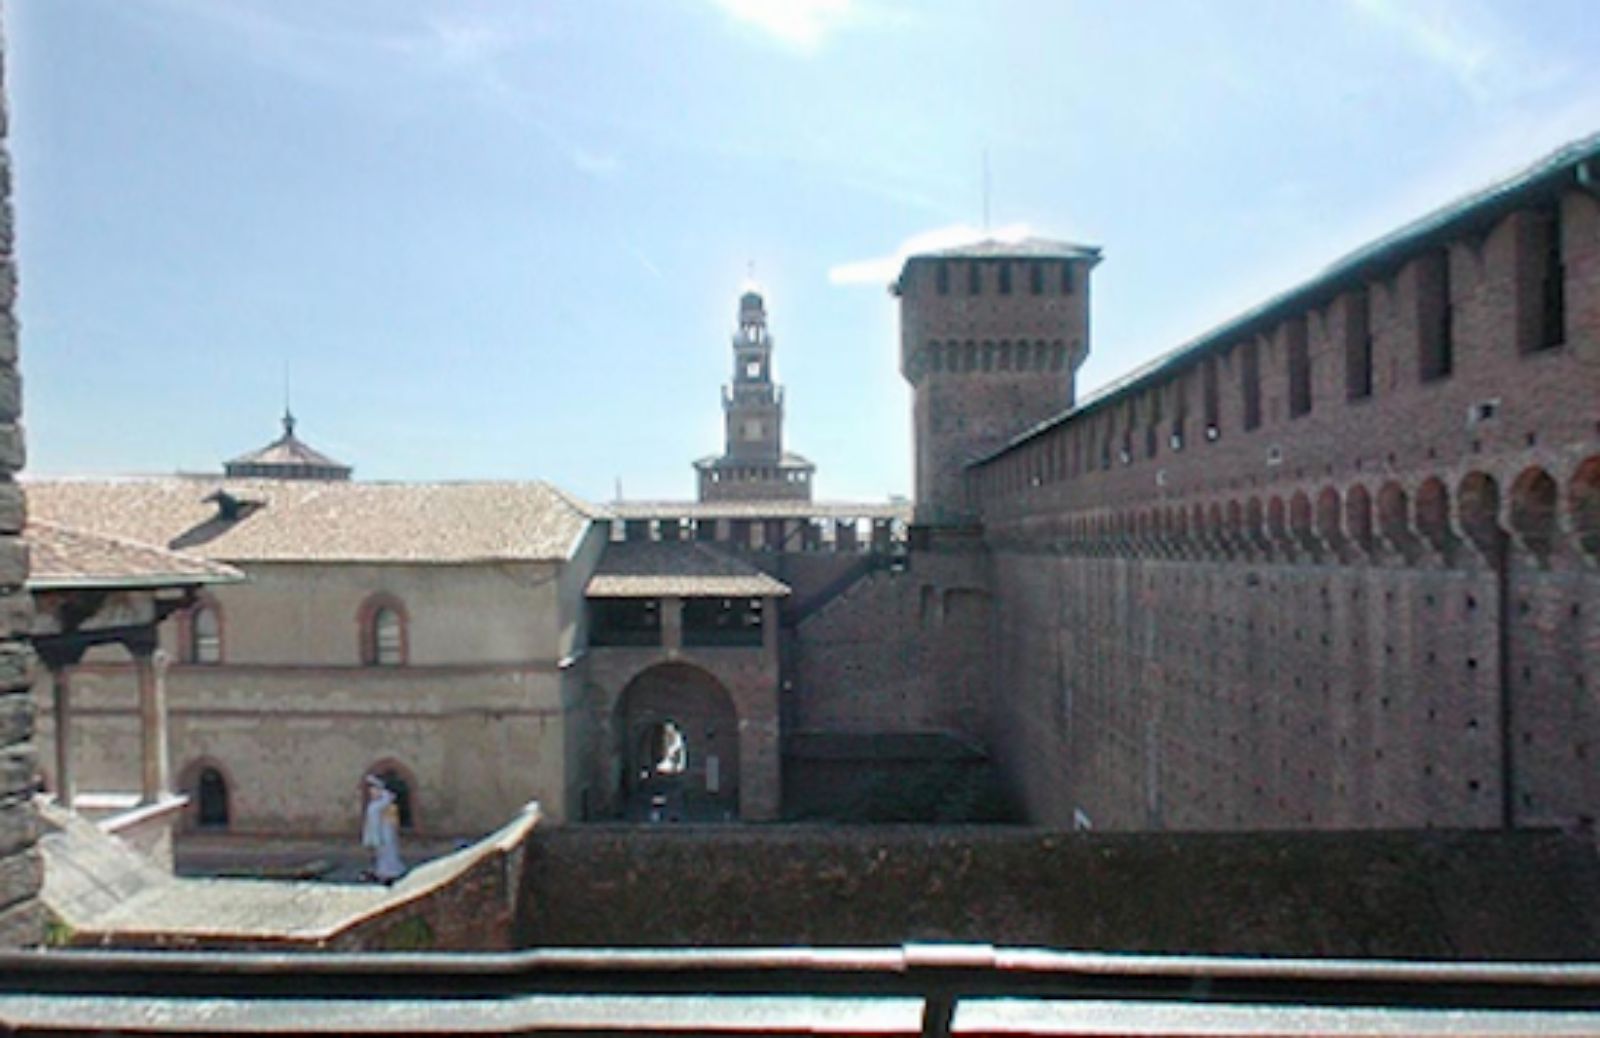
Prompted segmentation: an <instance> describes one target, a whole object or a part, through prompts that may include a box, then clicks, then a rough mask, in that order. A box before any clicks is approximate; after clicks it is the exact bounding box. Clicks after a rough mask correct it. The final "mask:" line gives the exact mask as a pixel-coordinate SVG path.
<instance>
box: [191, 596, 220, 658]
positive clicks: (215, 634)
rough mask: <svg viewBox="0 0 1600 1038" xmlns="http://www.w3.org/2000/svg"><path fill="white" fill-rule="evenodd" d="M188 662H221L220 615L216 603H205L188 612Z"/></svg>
mask: <svg viewBox="0 0 1600 1038" xmlns="http://www.w3.org/2000/svg"><path fill="white" fill-rule="evenodd" d="M188 650H189V652H188V660H189V662H190V663H221V662H222V616H221V614H220V613H219V612H218V610H217V607H216V605H214V604H212V603H209V602H208V603H205V604H202V605H199V606H196V607H195V610H194V612H192V613H190V614H189V645H188Z"/></svg>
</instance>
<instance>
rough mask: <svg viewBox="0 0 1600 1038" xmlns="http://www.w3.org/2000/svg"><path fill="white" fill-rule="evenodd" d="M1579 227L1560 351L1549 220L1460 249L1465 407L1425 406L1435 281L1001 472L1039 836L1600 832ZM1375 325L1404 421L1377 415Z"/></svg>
mask: <svg viewBox="0 0 1600 1038" xmlns="http://www.w3.org/2000/svg"><path fill="white" fill-rule="evenodd" d="M1555 198H1558V199H1559V205H1560V212H1561V220H1560V225H1559V226H1560V227H1561V229H1562V239H1561V241H1562V248H1561V254H1562V260H1563V263H1564V266H1565V279H1564V282H1563V289H1564V297H1565V309H1566V313H1565V316H1566V322H1565V328H1566V333H1565V335H1564V336H1563V340H1564V341H1563V342H1561V344H1560V345H1557V346H1554V347H1553V348H1548V349H1530V348H1529V347H1530V345H1537V343H1536V342H1535V340H1534V339H1533V338H1531V335H1532V333H1531V332H1530V331H1529V328H1530V326H1531V325H1532V324H1533V323H1535V322H1534V317H1535V316H1536V314H1534V308H1535V305H1536V302H1537V299H1536V298H1534V293H1533V290H1532V288H1531V285H1532V284H1533V283H1534V281H1535V279H1533V278H1532V277H1531V276H1530V267H1531V265H1532V264H1533V262H1534V260H1535V259H1537V255H1536V254H1535V252H1534V250H1533V248H1532V247H1531V245H1530V242H1533V241H1535V240H1536V239H1537V229H1538V224H1537V220H1538V219H1540V213H1539V210H1538V209H1536V208H1528V209H1523V210H1519V211H1516V212H1512V213H1509V214H1507V215H1504V216H1501V217H1499V218H1497V219H1496V220H1495V221H1494V222H1493V224H1492V225H1491V226H1486V227H1484V228H1483V229H1482V230H1481V232H1480V233H1478V234H1476V235H1474V236H1471V237H1462V238H1460V239H1457V240H1451V241H1450V242H1448V243H1447V244H1446V245H1445V246H1444V250H1445V251H1444V255H1446V256H1447V257H1448V260H1447V262H1448V264H1449V271H1450V273H1449V279H1448V280H1449V286H1450V295H1449V299H1450V302H1451V312H1452V319H1451V331H1452V340H1453V356H1452V358H1451V360H1452V363H1451V370H1450V372H1449V374H1447V375H1443V376H1441V377H1436V378H1433V379H1431V380H1425V379H1424V378H1423V377H1422V375H1423V370H1422V361H1421V358H1422V355H1423V353H1424V349H1423V347H1424V342H1425V340H1426V338H1427V336H1428V335H1429V334H1430V332H1429V330H1428V329H1429V327H1430V326H1429V325H1428V320H1429V318H1428V316H1427V315H1428V305H1429V304H1428V298H1427V293H1428V292H1429V291H1430V290H1436V289H1437V281H1438V269H1437V267H1436V266H1435V267H1432V268H1430V264H1437V263H1438V262H1439V260H1438V256H1439V253H1437V252H1433V251H1431V250H1430V252H1429V253H1427V254H1423V255H1412V256H1406V257H1400V258H1398V259H1397V260H1396V261H1395V264H1394V266H1393V269H1392V271H1391V274H1390V276H1388V277H1385V278H1382V279H1379V280H1372V281H1369V282H1367V283H1366V284H1365V285H1364V286H1361V287H1359V288H1352V287H1350V286H1345V287H1343V288H1341V290H1340V291H1339V292H1338V293H1335V294H1331V295H1330V296H1329V297H1328V298H1327V299H1325V300H1323V303H1322V305H1320V306H1318V307H1315V308H1313V309H1309V310H1305V311H1302V312H1298V313H1287V314H1285V315H1283V317H1282V319H1281V320H1278V321H1277V322H1276V323H1275V324H1273V325H1272V326H1271V327H1269V328H1268V329H1267V330H1266V331H1264V332H1263V333H1261V334H1260V335H1258V336H1254V337H1252V338H1250V339H1248V340H1243V339H1241V340H1240V341H1238V342H1234V343H1216V344H1213V345H1214V348H1208V349H1207V350H1202V351H1198V352H1197V355H1196V362H1195V363H1192V364H1187V365H1173V366H1170V367H1168V368H1166V369H1164V370H1163V371H1161V372H1158V373H1157V374H1155V375H1152V376H1149V377H1147V378H1145V379H1143V380H1141V381H1139V382H1137V383H1135V384H1133V385H1132V386H1130V387H1127V388H1125V389H1124V390H1122V391H1121V392H1119V393H1117V394H1115V395H1114V396H1113V397H1112V398H1110V399H1108V400H1106V401H1103V402H1102V403H1101V404H1099V405H1097V406H1095V407H1092V408H1088V409H1086V410H1085V411H1084V412H1082V413H1080V414H1079V415H1076V416H1073V417H1070V418H1068V419H1066V420H1065V421H1062V422H1060V423H1058V424H1057V425H1055V426H1054V427H1052V428H1050V429H1048V430H1045V431H1043V432H1041V433H1039V434H1037V435H1035V436H1033V437H1030V438H1029V439H1028V440H1026V441H1024V442H1023V443H1021V444H1019V445H1018V446H1016V447H1014V448H1012V449H1010V450H1008V451H1006V452H1004V453H1002V454H1000V455H998V456H997V457H995V458H994V459H992V460H991V461H989V462H987V463H985V464H983V465H980V466H977V467H976V468H975V469H973V470H971V475H970V480H971V484H970V485H971V488H972V489H973V491H974V493H975V494H976V497H977V500H978V501H979V502H980V504H981V507H982V513H983V517H984V521H985V529H986V539H987V542H988V544H989V545H990V547H991V549H992V550H993V551H994V553H995V574H996V576H995V595H996V632H997V641H998V645H999V653H1000V660H999V674H998V677H997V682H998V684H999V687H1001V688H1004V689H1006V696H1005V697H1003V698H1002V700H1001V701H1000V703H1001V706H1000V711H999V715H1000V716H999V724H1000V727H1001V730H1002V732H1003V734H1002V736H1001V737H1000V740H999V745H998V746H997V757H998V758H999V759H1000V760H1001V761H1002V762H1004V763H1006V764H1007V765H1008V766H1009V769H1010V773H1011V777H1012V780H1013V782H1014V783H1015V784H1016V786H1017V787H1018V789H1019V791H1020V792H1021V793H1022V794H1023V798H1024V800H1025V802H1026V803H1028V805H1029V806H1030V809H1031V811H1032V813H1033V814H1034V816H1035V817H1038V818H1040V819H1042V820H1048V821H1056V822H1059V823H1061V824H1068V823H1070V821H1071V820H1072V819H1073V818H1074V817H1075V815H1076V814H1077V813H1078V812H1081V813H1082V815H1083V816H1085V817H1087V818H1088V819H1090V820H1091V821H1092V822H1093V824H1096V825H1103V826H1113V827H1118V828H1146V827H1168V828H1172V827H1198V828H1254V827H1262V826H1272V827H1318V828H1321V827H1351V826H1356V827H1362V826H1392V825H1413V824H1414V825H1460V826H1493V825H1498V824H1501V823H1503V822H1505V821H1508V820H1509V821H1511V822H1513V823H1514V824H1518V825H1540V824H1565V825H1588V824H1590V823H1592V821H1593V819H1594V818H1595V817H1596V816H1597V815H1600V780H1597V778H1596V776H1597V775H1600V769H1597V768H1596V767H1595V762H1594V757H1595V754H1596V752H1600V701H1597V695H1600V693H1597V689H1600V666H1597V663H1596V660H1597V659H1600V569H1597V567H1600V203H1597V202H1596V200H1595V199H1594V198H1592V197H1590V196H1589V195H1587V194H1585V193H1583V192H1582V191H1578V190H1574V189H1567V190H1565V191H1563V192H1562V193H1561V194H1560V195H1559V196H1555V195H1552V198H1551V199H1550V200H1553V199H1555ZM1550 200H1546V202H1548V201H1550ZM1430 284H1432V285H1433V288H1432V289H1430ZM1363 293H1364V297H1363ZM1363 299H1364V301H1363ZM1363 317H1365V318H1366V320H1367V324H1368V329H1369V330H1370V332H1371V337H1372V338H1371V376H1372V377H1371V382H1372V387H1371V388H1372V392H1371V395H1370V396H1366V397H1363V398H1360V399H1354V400H1351V399H1347V396H1348V390H1349V381H1348V379H1349V374H1350V373H1349V371H1348V369H1347V363H1346V359H1347V355H1346V349H1347V347H1348V346H1350V344H1351V343H1352V341H1359V340H1358V339H1356V337H1354V336H1352V335H1347V332H1348V331H1360V325H1359V323H1357V324H1355V325H1353V326H1352V325H1351V324H1350V322H1360V321H1361V320H1362V319H1363ZM1302 328H1303V329H1304V331H1303V333H1302V331H1301V329H1302ZM1302 334H1303V341H1304V344H1305V357H1304V363H1305V364H1306V365H1308V366H1309V372H1308V376H1309V377H1307V378H1306V379H1305V381H1304V385H1306V386H1309V397H1310V399H1309V410H1306V411H1305V413H1301V414H1293V413H1292V412H1293V411H1296V410H1301V408H1299V407H1291V402H1292V401H1291V397H1292V396H1294V395H1295V393H1296V389H1295V383H1296V379H1295V377H1294V375H1295V372H1294V371H1292V369H1293V368H1295V367H1297V366H1298V365H1299V363H1300V358H1298V357H1296V356H1295V354H1296V352H1297V350H1298V347H1299V341H1300V337H1301V335H1302ZM1251 352H1254V354H1255V357H1254V360H1253V361H1247V360H1246V356H1247V355H1248V354H1250V353H1251ZM1252 364H1253V365H1254V366H1255V367H1256V369H1257V371H1258V373H1259V384H1258V386H1257V388H1256V390H1255V395H1256V396H1257V407H1258V409H1259V416H1260V424H1259V427H1257V428H1254V429H1247V428H1245V425H1246V421H1245V418H1246V413H1247V411H1249V410H1251V408H1250V406H1248V404H1249V402H1248V400H1247V397H1248V395H1249V394H1248V393H1247V391H1246V384H1245V383H1246V379H1245V372H1246V370H1247V369H1248V368H1249V367H1250V366H1251V365H1252ZM1207 365H1212V366H1214V370H1215V371H1216V388H1217V394H1216V412H1215V427H1216V432H1215V433H1214V434H1211V435H1208V434H1207V431H1206V426H1207V424H1209V422H1208V418H1209V417H1210V416H1209V415H1208V410H1209V408H1208V407H1207V404H1206V391H1205V390H1206V383H1207V375H1206V366H1207ZM1294 402H1295V403H1301V404H1304V403H1306V402H1307V401H1303V400H1302V401H1294Z"/></svg>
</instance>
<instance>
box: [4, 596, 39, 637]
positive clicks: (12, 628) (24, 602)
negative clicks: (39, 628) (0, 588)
mask: <svg viewBox="0 0 1600 1038" xmlns="http://www.w3.org/2000/svg"><path fill="white" fill-rule="evenodd" d="M32 624H33V595H31V594H30V593H28V592H27V591H13V592H11V593H10V594H0V632H7V633H11V634H22V633H25V632H26V631H27V630H28V629H29V628H30V627H31V626H32Z"/></svg>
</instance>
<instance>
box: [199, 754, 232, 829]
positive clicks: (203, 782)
mask: <svg viewBox="0 0 1600 1038" xmlns="http://www.w3.org/2000/svg"><path fill="white" fill-rule="evenodd" d="M194 802H195V818H196V820H197V821H198V823H199V825H200V828H202V829H226V828H227V827H228V780H227V779H225V778H223V777H222V772H220V771H218V770H217V769H216V768H211V767H206V768H201V769H200V773H199V775H198V776H197V777H196V778H195V783H194Z"/></svg>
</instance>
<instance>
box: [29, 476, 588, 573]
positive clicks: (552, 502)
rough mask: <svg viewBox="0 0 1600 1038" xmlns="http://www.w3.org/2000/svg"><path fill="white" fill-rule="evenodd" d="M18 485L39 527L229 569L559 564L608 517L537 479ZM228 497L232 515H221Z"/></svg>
mask: <svg viewBox="0 0 1600 1038" xmlns="http://www.w3.org/2000/svg"><path fill="white" fill-rule="evenodd" d="M25 487H26V492H27V497H28V508H29V511H30V513H31V514H33V515H37V516H39V517H41V518H43V519H45V520H48V521H52V522H59V523H65V524H69V525H72V526H75V527H79V528H82V529H85V530H89V531H92V532H95V533H100V534H105V535H109V536H115V537H127V538H130V539H132V540H137V541H144V542H147V543H151V544H159V545H163V546H166V547H168V548H175V549H182V550H184V551H188V552H192V553H194V554H198V555H202V556H204V557H206V558H209V559H219V560H223V561H228V562H311V561H316V562H414V563H462V562H481V561H556V560H562V559H566V558H568V557H570V555H571V553H572V551H573V549H574V548H575V547H576V546H577V542H578V539H579V537H580V536H581V535H582V534H583V532H584V530H585V529H587V527H588V524H589V522H590V520H591V519H592V518H594V517H595V516H597V515H601V514H603V513H602V512H601V511H600V510H597V509H595V508H593V507H591V506H589V505H587V504H585V503H583V502H581V501H579V500H577V499H576V498H573V497H571V496H569V495H567V494H565V493H563V492H561V491H560V490H557V489H556V488H554V487H552V486H550V485H548V484H546V483H539V482H528V483H352V482H326V481H308V480H300V481H295V480H271V479H250V480H240V479H219V478H216V477H193V476H173V477H155V478H130V477H124V478H111V479H71V480H42V481H28V482H27V483H26V484H25ZM219 492H221V494H223V495H225V500H222V501H219V499H218V498H217V494H218V493H219ZM229 502H231V503H232V505H233V506H234V508H235V511H236V516H237V517H236V518H233V519H228V518H225V517H224V516H223V515H222V514H221V510H220V509H219V504H228V503H229Z"/></svg>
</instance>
